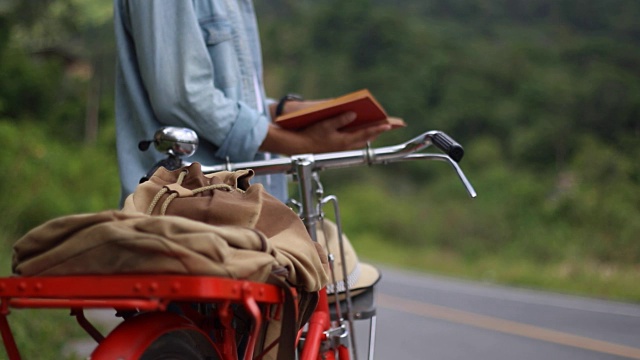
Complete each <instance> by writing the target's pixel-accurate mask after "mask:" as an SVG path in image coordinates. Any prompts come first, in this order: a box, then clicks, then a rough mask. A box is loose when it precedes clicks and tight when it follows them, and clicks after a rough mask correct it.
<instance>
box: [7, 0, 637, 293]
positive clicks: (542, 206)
mask: <svg viewBox="0 0 640 360" xmlns="http://www.w3.org/2000/svg"><path fill="white" fill-rule="evenodd" d="M28 3H30V4H32V2H24V1H16V0H14V1H9V2H5V3H2V5H0V68H2V69H3V71H2V72H0V143H2V144H3V145H4V147H5V148H4V149H3V150H4V151H3V152H2V153H0V165H2V166H3V168H4V169H10V170H9V171H7V172H6V174H5V175H4V176H3V181H2V182H0V190H2V191H3V193H4V194H9V195H10V196H5V197H4V198H3V199H2V200H0V201H2V204H0V205H1V207H0V209H1V210H0V228H1V229H2V230H3V232H9V231H10V232H12V233H14V234H16V235H20V234H22V233H24V231H27V230H28V229H30V228H32V227H34V226H36V225H38V224H40V223H42V222H44V221H46V220H48V219H50V218H53V217H57V216H61V215H64V214H69V213H78V212H88V211H97V210H102V209H105V208H113V207H115V206H116V205H117V200H118V196H119V193H118V180H117V170H116V165H115V154H114V151H113V149H114V136H115V135H114V132H115V131H114V126H113V96H112V88H113V77H114V76H113V70H112V69H113V61H114V60H113V59H114V57H113V53H114V44H113V36H112V35H111V32H112V29H111V26H110V24H109V19H110V16H111V1H110V0H100V1H87V0H60V1H55V2H52V1H47V0H37V4H38V6H36V7H31V6H28V5H27V4H28ZM256 7H257V8H258V10H259V14H260V19H259V20H260V25H261V29H262V38H263V51H264V62H265V66H266V69H265V73H266V82H267V85H268V91H269V93H270V94H272V96H274V97H278V96H279V95H281V94H284V93H286V92H299V93H302V94H303V95H305V97H307V98H314V97H315V98H322V97H330V96H335V95H337V94H342V93H345V92H348V91H352V90H356V89H359V88H365V87H366V88H369V89H370V90H371V91H372V92H373V93H374V94H376V97H377V98H378V99H379V100H380V102H381V103H382V104H384V106H385V108H386V109H387V110H388V112H389V113H390V114H392V115H396V116H400V117H402V118H404V119H405V120H406V121H407V122H408V123H409V127H408V128H406V129H402V130H395V131H393V132H391V133H389V134H385V135H384V136H382V137H381V138H380V139H379V140H378V141H377V142H376V144H377V145H383V144H390V143H397V142H399V141H404V140H407V139H408V138H410V137H412V136H415V135H417V134H418V133H420V132H423V131H426V130H431V129H440V130H443V131H446V132H447V133H449V134H450V135H452V136H453V137H454V138H456V139H457V140H459V141H460V142H461V143H462V144H464V145H465V148H466V150H467V155H466V157H465V159H464V160H463V161H462V163H461V165H462V167H463V168H464V169H465V171H466V172H467V175H468V176H469V177H470V179H471V180H472V182H473V183H474V185H475V186H476V189H477V190H478V193H479V197H478V199H476V200H473V201H471V200H469V199H468V198H467V197H466V196H465V195H464V191H463V190H462V188H461V187H460V185H459V183H458V182H457V179H456V178H455V177H454V176H453V174H452V173H451V170H450V169H449V168H448V167H447V166H446V165H442V164H440V163H438V164H431V163H430V164H427V163H411V164H409V163H405V164H401V165H398V166H395V165H394V166H389V167H386V168H384V167H382V168H379V169H353V170H343V171H341V172H336V173H335V174H324V175H323V178H324V179H326V182H327V186H326V188H327V190H328V191H331V192H334V191H335V192H336V193H337V195H339V197H340V201H341V204H342V207H343V217H344V219H346V221H345V226H346V228H347V230H348V234H349V236H350V237H351V238H353V239H354V241H355V242H356V243H363V242H367V241H368V242H371V243H375V244H378V246H381V247H385V246H387V245H388V244H391V245H393V246H396V247H398V248H402V249H408V250H409V251H414V252H420V251H427V252H432V253H439V254H448V256H443V257H442V259H443V260H442V263H443V264H442V267H443V268H446V265H444V262H445V260H446V259H458V260H452V262H456V261H458V262H456V263H457V264H458V265H459V266H462V267H465V266H469V267H473V266H478V267H484V266H486V267H487V272H488V273H490V272H492V271H494V270H491V266H490V265H486V264H489V263H493V262H494V261H497V260H496V259H498V258H499V259H507V260H509V261H511V265H510V266H516V263H518V261H517V260H521V261H522V263H527V264H533V265H531V266H530V267H528V266H523V267H522V269H524V270H522V271H523V272H524V271H526V269H529V268H534V267H535V266H536V265H538V266H540V267H545V268H548V269H556V268H562V269H567V268H570V269H574V270H571V271H567V273H569V274H578V275H576V277H580V276H582V275H579V274H589V273H590V271H593V272H597V271H598V270H597V269H611V268H615V269H618V268H620V269H629V268H633V264H636V263H638V261H639V260H640V245H638V242H637V241H636V238H637V234H638V230H640V229H639V228H638V227H639V225H638V222H637V221H636V219H638V218H639V215H640V199H639V196H640V195H638V191H637V189H638V186H639V185H640V165H638V162H637V159H638V157H639V156H640V150H638V146H637V144H638V138H639V137H640V122H639V121H638V118H640V65H639V64H640V50H638V49H639V47H638V45H639V44H638V39H640V37H639V36H638V35H640V23H638V22H637V18H638V15H640V3H638V2H637V1H635V0H612V2H605V1H604V0H597V1H586V0H559V1H554V0H518V1H513V0H510V1H506V0H465V1H462V0H456V1H452V0H424V1H415V0H398V1H387V0H376V1H374V0H357V1H337V0H331V1H326V2H312V1H291V0H266V1H260V2H256ZM92 104H98V105H97V106H96V107H95V109H93V110H92V111H90V109H92V106H91V105H92ZM91 119H100V122H99V123H98V124H97V126H98V129H99V135H98V137H97V138H93V139H92V138H90V137H89V136H87V135H86V134H85V131H86V129H87V128H90V125H91V124H92V122H91V121H90V120H91ZM93 125H94V126H95V125H96V124H95V123H93ZM342 174H347V175H346V176H341V175H342ZM380 244H387V245H380ZM393 246H391V248H393ZM430 259H432V258H430ZM509 261H506V262H507V263H509ZM581 261H583V262H584V263H585V264H592V265H593V266H590V267H589V269H587V270H580V269H582V268H581V267H580V266H577V265H576V264H577V263H579V262H581ZM425 266H426V267H427V268H428V266H429V264H427V265H425ZM585 266H586V265H585ZM575 269H578V270H575ZM593 269H596V270H593ZM447 271H451V272H453V273H455V272H456V271H455V270H454V269H451V268H449V269H447ZM549 271H550V272H552V270H549ZM553 271H555V270H553ZM620 271H622V270H620ZM470 272H473V271H470ZM478 273H482V271H478ZM541 273H544V272H541ZM611 273H614V274H618V273H617V272H616V271H613V272H611ZM545 274H548V273H545ZM620 274H622V273H620ZM545 276H546V275H545ZM620 276H621V277H624V276H623V275H620ZM494 277H495V278H500V276H498V275H496V276H494ZM560 278H561V279H563V278H562V277H560ZM585 278H586V276H585ZM503 279H504V281H512V280H513V279H507V278H503ZM517 279H521V280H522V279H525V280H522V281H526V282H528V283H529V284H536V283H538V284H540V283H544V281H538V282H536V280H533V279H532V278H529V277H527V275H522V276H519V277H517ZM517 279H516V280H513V281H518V280H517ZM564 279H568V280H567V281H571V280H574V279H572V278H571V276H568V277H566V278H564ZM559 281H560V280H559Z"/></svg>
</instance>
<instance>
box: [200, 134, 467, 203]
mask: <svg viewBox="0 0 640 360" xmlns="http://www.w3.org/2000/svg"><path fill="white" fill-rule="evenodd" d="M431 145H435V146H436V147H438V148H439V149H440V150H442V151H443V152H444V153H445V154H446V155H442V154H428V153H418V151H420V150H423V149H426V148H427V147H429V146H431ZM463 155H464V149H463V148H462V146H460V144H458V143H457V142H456V141H455V140H453V139H452V138H451V137H450V136H448V135H447V134H445V133H443V132H441V131H437V130H434V131H428V132H425V133H423V134H422V135H420V136H417V137H415V138H413V139H411V140H409V141H407V142H404V143H402V144H399V145H394V146H386V147H380V148H372V147H370V146H368V147H367V148H365V149H363V150H351V151H339V152H331V153H323V154H300V155H293V156H291V157H282V158H276V159H269V160H262V161H250V162H241V163H230V162H227V163H225V164H219V165H202V171H203V172H205V173H214V172H218V171H224V170H227V171H235V170H242V169H252V170H253V171H254V172H255V173H256V175H266V174H278V173H286V174H291V173H295V172H296V171H297V170H296V169H297V166H296V165H297V164H299V163H301V162H305V163H311V164H312V167H311V168H312V171H321V170H327V169H335V168H345V167H352V166H360V165H376V164H388V163H392V162H398V161H408V160H420V159H422V160H439V161H444V162H447V163H449V164H450V165H451V166H452V167H453V169H454V170H455V171H456V173H457V175H458V177H459V178H460V180H461V181H462V183H463V185H464V187H465V188H466V190H467V193H468V194H469V196H470V197H472V198H474V197H476V196H477V194H476V192H475V190H474V188H473V186H472V185H471V183H470V182H469V180H467V178H466V176H465V175H464V172H463V171H462V169H461V168H460V166H459V165H458V163H457V162H458V161H460V160H461V159H462V157H463Z"/></svg>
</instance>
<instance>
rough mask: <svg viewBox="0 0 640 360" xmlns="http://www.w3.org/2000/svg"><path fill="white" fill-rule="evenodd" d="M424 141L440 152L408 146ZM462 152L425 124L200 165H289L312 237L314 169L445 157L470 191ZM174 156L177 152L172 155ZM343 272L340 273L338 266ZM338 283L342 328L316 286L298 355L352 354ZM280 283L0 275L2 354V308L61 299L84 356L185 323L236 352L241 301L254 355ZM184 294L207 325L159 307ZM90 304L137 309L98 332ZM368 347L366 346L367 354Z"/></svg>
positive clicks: (138, 348) (138, 349)
mask: <svg viewBox="0 0 640 360" xmlns="http://www.w3.org/2000/svg"><path fill="white" fill-rule="evenodd" d="M163 140H165V139H163ZM432 144H433V145H436V146H437V147H439V148H440V149H441V150H443V151H444V152H445V153H447V154H448V155H442V154H424V153H416V152H417V151H419V150H421V149H424V148H426V147H428V146H430V145H432ZM462 154H463V152H462V147H461V146H460V145H458V144H457V143H456V142H455V141H454V140H452V139H451V138H449V137H448V136H447V135H446V134H444V133H441V132H439V131H431V132H427V133H424V134H422V135H420V136H418V137H416V138H414V139H412V140H410V141H408V142H405V143H403V144H400V145H396V146H390V147H384V148H378V149H373V148H369V147H367V148H366V149H364V150H358V151H345V152H337V153H328V154H320V155H298V156H294V157H291V158H278V159H272V160H266V161H261V162H248V163H240V164H230V163H227V164H223V165H218V166H209V167H207V166H203V167H202V169H203V171H205V172H216V171H221V170H229V171H232V170H239V169H253V170H254V171H255V172H256V174H269V173H290V174H295V175H296V180H297V181H298V184H299V190H300V203H299V207H300V213H299V215H300V217H301V218H302V220H303V221H304V223H305V226H306V227H307V230H308V231H309V234H310V235H311V237H312V238H313V240H314V241H315V240H316V234H317V229H316V226H317V224H318V223H321V221H322V218H323V213H322V206H323V205H324V204H325V203H327V202H330V201H333V202H334V206H335V209H334V210H335V213H336V219H337V220H338V221H337V223H338V229H339V230H340V224H339V213H338V210H337V201H336V199H335V197H327V198H322V187H321V185H320V183H319V179H318V177H317V172H319V171H321V170H324V169H329V168H339V167H349V166H356V165H373V164H386V163H389V162H394V161H405V160H420V159H424V160H439V161H445V162H448V163H449V164H450V165H451V166H452V167H453V168H454V170H455V171H456V172H457V174H458V177H459V178H460V180H461V181H462V183H463V185H464V186H465V187H466V189H467V191H468V193H469V195H470V196H471V197H475V190H474V189H473V187H472V186H471V184H470V183H469V181H468V180H467V179H466V177H465V175H464V173H463V172H462V170H461V169H460V167H459V166H458V165H457V161H459V160H460V158H461V157H462ZM170 156H171V157H172V160H176V156H175V155H174V154H173V153H170ZM178 160H179V161H180V162H181V160H180V159H179V158H178ZM314 195H316V196H315V197H314ZM338 233H341V231H338ZM343 263H344V261H343ZM343 271H344V269H343ZM343 278H344V279H346V278H347V276H346V275H345V276H343ZM345 288H347V293H346V303H347V322H348V324H349V327H348V328H346V327H345V325H344V324H343V323H342V322H343V319H342V315H341V314H338V315H337V316H336V315H334V319H332V315H331V311H330V310H329V306H330V304H329V301H328V297H327V292H326V289H322V290H321V291H320V292H319V303H318V305H317V307H316V309H315V311H314V312H313V314H312V315H311V317H310V319H309V321H308V324H307V326H306V332H305V333H304V343H303V344H302V340H301V339H302V337H303V336H302V333H300V334H299V336H298V340H299V342H300V343H301V346H299V347H301V348H302V350H301V356H300V359H301V360H316V359H329V360H332V359H340V360H348V359H349V358H350V357H351V352H353V354H354V355H355V354H356V351H355V346H354V341H353V338H352V341H351V344H350V345H351V346H352V347H353V348H352V349H350V348H349V347H347V344H348V343H349V342H348V340H345V339H346V338H347V337H348V335H349V334H350V332H351V334H352V331H353V326H352V320H353V314H352V313H351V311H350V296H349V293H348V286H347V284H346V281H345ZM289 290H291V291H293V290H292V289H289ZM284 291H285V290H284V289H282V288H280V287H278V286H276V285H270V284H264V283H256V282H250V281H243V280H233V279H227V278H218V277H208V276H175V275H118V276H107V275H95V276H91V275H87V276H60V277H11V278H0V331H1V332H2V339H3V342H4V345H5V348H6V351H7V354H8V356H9V359H10V360H19V359H20V353H19V351H18V348H17V346H16V343H15V340H14V337H13V334H12V332H11V328H10V326H9V322H8V319H7V317H8V315H9V313H10V309H11V308H68V309H71V315H73V316H75V317H76V319H77V321H78V323H79V324H80V326H81V327H82V328H83V329H85V331H86V332H87V333H88V334H89V335H90V336H91V337H92V338H93V339H95V340H96V341H97V342H98V347H97V348H96V350H95V351H94V352H93V354H92V357H91V358H92V359H93V360H104V359H115V358H117V359H123V360H128V359H138V358H139V357H140V356H141V355H142V354H143V352H144V351H145V349H147V348H148V347H149V346H150V345H151V343H152V342H153V341H154V340H156V339H158V338H159V337H160V336H161V335H163V334H166V333H168V332H171V331H186V332H189V333H192V334H194V335H195V336H197V337H198V339H200V340H201V341H202V342H204V343H205V344H204V346H205V347H209V348H210V349H211V351H212V352H213V353H214V355H215V356H217V357H218V358H219V359H222V360H237V359H238V344H236V335H237V334H236V330H235V329H234V327H233V325H232V323H231V322H232V321H231V320H232V318H233V315H234V311H235V310H236V309H238V308H241V309H243V311H244V312H245V313H246V314H248V316H249V317H250V318H251V322H252V326H251V329H250V331H249V334H247V336H248V340H247V342H246V346H244V349H243V351H244V359H246V360H250V359H254V355H255V356H257V358H261V357H262V355H261V354H254V350H255V347H256V342H257V340H258V337H259V336H260V330H261V324H262V323H263V322H264V321H269V320H270V318H269V314H270V313H271V311H264V308H265V307H272V306H276V307H277V308H278V309H279V310H278V311H276V314H278V313H279V314H282V311H283V307H284V304H285V298H286V294H285V293H284ZM194 303H195V304H215V312H214V313H213V314H212V316H213V318H215V320H216V324H217V325H216V326H213V325H212V317H210V316H207V314H205V313H201V312H198V311H190V310H189V306H184V307H183V308H182V310H183V313H182V314H181V315H178V313H175V312H169V311H167V310H168V307H169V306H170V304H194ZM338 305H339V304H338ZM91 308H111V309H118V310H119V311H137V312H140V311H144V312H146V313H143V314H141V315H137V316H134V317H131V318H126V319H125V320H124V321H123V322H122V323H121V324H120V325H118V326H117V327H116V328H115V329H114V330H113V331H111V332H110V333H109V335H107V336H106V337H105V336H103V335H102V334H101V333H100V332H99V331H98V330H97V329H96V328H95V327H93V325H91V324H90V323H89V321H88V320H87V319H86V318H85V317H84V310H85V309H91ZM336 308H340V306H336ZM276 316H278V315H276ZM372 320H373V319H372ZM336 323H337V326H336ZM372 323H374V321H372ZM212 333H215V336H210V335H211V334H212ZM202 339H204V340H202ZM371 348H372V346H371V345H370V349H371ZM371 356H372V352H371V351H370V358H371ZM354 357H357V356H354Z"/></svg>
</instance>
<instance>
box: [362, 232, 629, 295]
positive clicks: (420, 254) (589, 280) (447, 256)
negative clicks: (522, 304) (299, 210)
mask: <svg viewBox="0 0 640 360" xmlns="http://www.w3.org/2000/svg"><path fill="white" fill-rule="evenodd" d="M350 239H351V241H352V242H353V245H354V247H355V248H356V251H357V252H358V255H359V256H360V258H362V259H366V260H368V261H371V262H375V263H380V264H386V265H392V266H397V267H401V268H406V269H412V270H417V271H421V272H425V273H432V274H439V275H446V276H452V277H458V278H464V279H469V280H476V281H484V282H490V283H497V284H506V285H511V286H516V287H525V288H531V289H537V290H546V291H553V292H558V293H564V294H572V295H581V296H587V297H593V298H603V299H609V300H618V301H625V302H634V303H640V287H638V286H637V284H638V283H639V282H640V265H635V266H631V265H628V266H623V265H613V264H603V263H598V262H595V261H585V260H584V259H565V260H562V261H560V262H553V263H547V264H541V263H539V262H533V261H531V260H529V259H522V258H512V257H504V256H492V255H484V256H481V257H474V258H472V259H469V258H466V257H464V256H461V255H460V254H457V253H453V252H450V251H446V250H442V249H435V248H429V247H407V246H401V247H399V246H396V245H394V244H390V243H388V242H383V241H379V240H376V239H375V238H373V237H368V238H367V237H358V236H355V235H354V236H350Z"/></svg>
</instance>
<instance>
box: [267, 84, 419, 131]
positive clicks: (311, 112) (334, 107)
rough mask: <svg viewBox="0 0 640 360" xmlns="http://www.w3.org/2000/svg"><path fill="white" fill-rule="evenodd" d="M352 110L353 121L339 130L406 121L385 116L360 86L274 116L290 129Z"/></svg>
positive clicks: (404, 124)
mask: <svg viewBox="0 0 640 360" xmlns="http://www.w3.org/2000/svg"><path fill="white" fill-rule="evenodd" d="M348 111H353V112H355V113H356V114H357V117H356V119H355V120H354V121H352V122H351V123H349V124H348V125H347V126H345V127H344V128H342V129H341V130H347V131H353V130H357V129H360V128H362V127H365V126H371V125H380V124H383V123H388V124H391V127H392V128H398V127H404V126H407V124H406V123H405V122H404V121H403V120H402V119H399V118H395V117H389V116H387V113H386V112H385V111H384V109H383V108H382V106H380V104H379V103H378V101H376V99H375V98H374V97H373V95H371V93H370V92H369V90H367V89H363V90H359V91H356V92H352V93H349V94H346V95H343V96H340V97H337V98H335V99H330V100H327V101H323V102H321V103H319V104H316V105H313V106H310V107H308V108H305V109H302V110H298V111H294V112H291V113H288V114H284V115H281V116H279V117H278V118H276V121H275V122H276V124H278V125H279V126H280V127H282V128H285V129H290V130H298V129H302V128H305V127H307V126H309V125H311V124H314V123H316V122H318V121H321V120H324V119H327V118H331V117H334V116H338V115H340V114H342V113H345V112H348Z"/></svg>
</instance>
